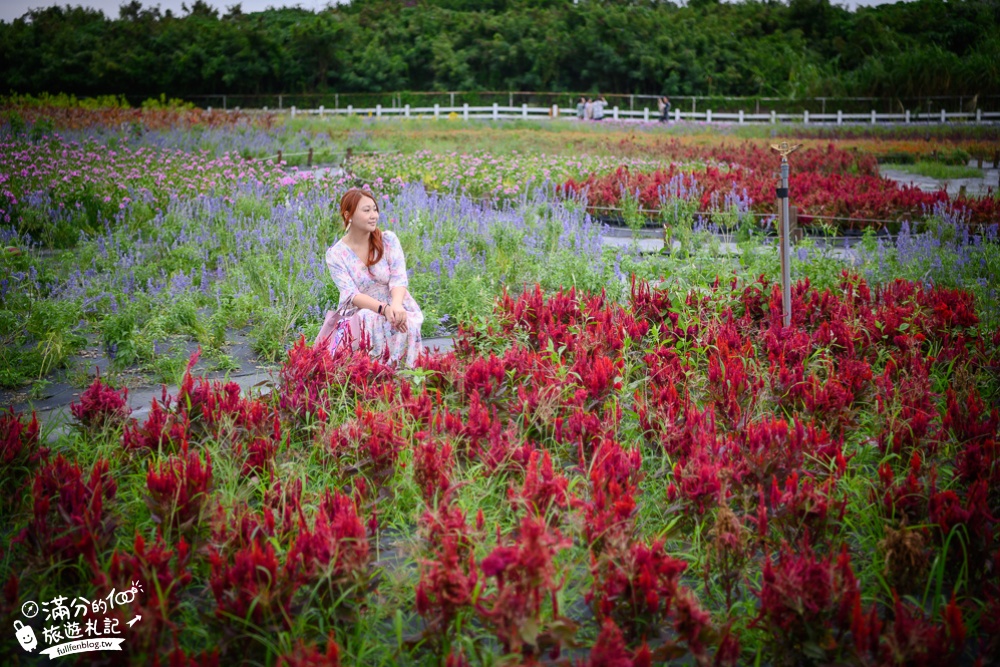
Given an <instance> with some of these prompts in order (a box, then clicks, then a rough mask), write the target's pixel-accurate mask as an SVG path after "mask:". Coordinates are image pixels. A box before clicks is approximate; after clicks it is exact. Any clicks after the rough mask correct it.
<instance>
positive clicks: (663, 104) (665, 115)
mask: <svg viewBox="0 0 1000 667" xmlns="http://www.w3.org/2000/svg"><path fill="white" fill-rule="evenodd" d="M656 107H657V108H658V109H659V110H660V122H661V123H666V122H667V121H669V120H670V98H669V97H667V96H666V95H664V96H663V97H661V98H660V99H658V100H657V101H656Z"/></svg>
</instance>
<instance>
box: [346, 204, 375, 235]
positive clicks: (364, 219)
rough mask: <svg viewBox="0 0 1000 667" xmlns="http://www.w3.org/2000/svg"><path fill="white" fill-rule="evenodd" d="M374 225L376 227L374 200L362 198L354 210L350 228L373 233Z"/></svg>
mask: <svg viewBox="0 0 1000 667" xmlns="http://www.w3.org/2000/svg"><path fill="white" fill-rule="evenodd" d="M376 225H378V209H377V208H376V207H375V200H374V199H372V198H371V197H363V198H362V199H361V201H360V202H358V207H357V208H356V209H355V210H354V217H352V218H351V226H352V227H354V228H356V229H360V230H362V231H366V232H373V231H375V227H376Z"/></svg>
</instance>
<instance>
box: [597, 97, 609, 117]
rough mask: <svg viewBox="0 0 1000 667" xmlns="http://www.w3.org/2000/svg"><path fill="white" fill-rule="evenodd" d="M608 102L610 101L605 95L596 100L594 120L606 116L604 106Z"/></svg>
mask: <svg viewBox="0 0 1000 667" xmlns="http://www.w3.org/2000/svg"><path fill="white" fill-rule="evenodd" d="M607 103H608V101H607V100H606V99H604V95H601V96H599V97H598V98H597V99H596V100H594V120H602V119H603V118H604V107H605V106H606V105H607Z"/></svg>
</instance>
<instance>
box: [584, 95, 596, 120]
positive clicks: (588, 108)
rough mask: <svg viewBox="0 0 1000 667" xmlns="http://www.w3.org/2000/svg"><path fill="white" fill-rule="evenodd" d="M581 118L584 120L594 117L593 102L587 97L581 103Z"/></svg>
mask: <svg viewBox="0 0 1000 667" xmlns="http://www.w3.org/2000/svg"><path fill="white" fill-rule="evenodd" d="M583 119H584V120H593V119H594V102H593V100H591V99H590V98H589V97H588V98H587V99H586V101H585V102H584V103H583Z"/></svg>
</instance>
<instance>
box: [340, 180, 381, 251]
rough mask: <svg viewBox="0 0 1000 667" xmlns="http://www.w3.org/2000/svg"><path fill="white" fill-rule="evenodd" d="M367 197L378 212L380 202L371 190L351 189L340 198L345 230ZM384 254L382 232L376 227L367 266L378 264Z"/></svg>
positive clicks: (369, 247) (369, 238) (370, 237)
mask: <svg viewBox="0 0 1000 667" xmlns="http://www.w3.org/2000/svg"><path fill="white" fill-rule="evenodd" d="M366 197H367V198H368V199H371V200H372V202H374V203H375V210H376V211H378V210H379V207H378V200H377V199H375V193H374V192H372V191H370V190H362V189H361V188H351V189H350V190H348V191H347V192H345V193H344V196H343V197H341V198H340V217H341V218H343V219H344V229H347V225H348V224H350V222H351V218H353V217H354V212H355V211H357V210H358V205H359V204H360V203H361V200H362V199H365V198H366ZM384 254H385V246H383V245H382V230H380V229H379V228H377V227H376V228H375V231H373V232H372V233H371V235H370V236H369V237H368V259H367V260H366V261H365V266H371V265H372V264H378V262H379V260H381V259H382V255H384Z"/></svg>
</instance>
